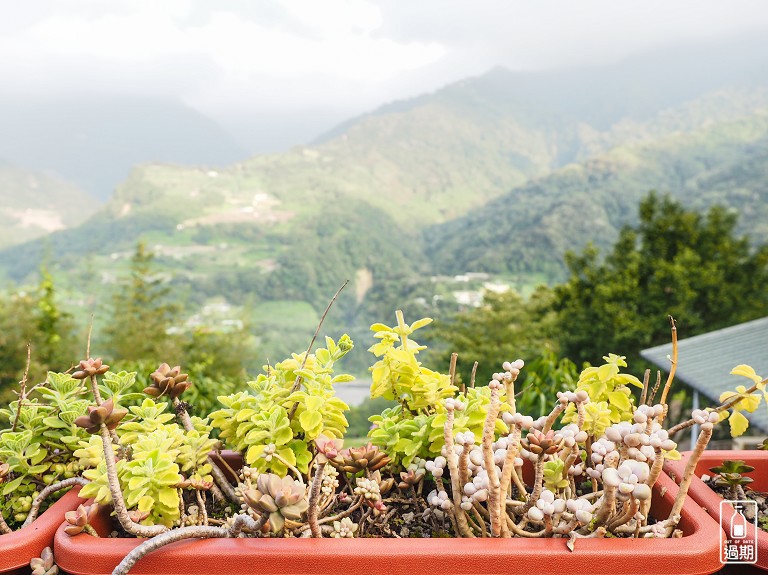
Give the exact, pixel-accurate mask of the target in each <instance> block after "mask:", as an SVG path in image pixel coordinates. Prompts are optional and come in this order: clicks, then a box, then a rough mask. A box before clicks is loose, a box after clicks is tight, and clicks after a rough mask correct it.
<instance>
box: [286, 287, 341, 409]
mask: <svg viewBox="0 0 768 575" xmlns="http://www.w3.org/2000/svg"><path fill="white" fill-rule="evenodd" d="M348 283H349V280H347V281H345V282H344V283H343V284H342V285H341V287H340V288H339V289H338V290H336V293H335V294H333V297H332V298H331V301H329V302H328V305H327V306H326V308H325V311H324V312H323V315H322V316H321V317H320V322H319V323H318V324H317V329H316V330H315V333H314V335H312V340H311V341H310V342H309V347H308V348H307V353H305V354H304V359H303V360H302V362H301V367H300V368H299V371H301V370H302V369H304V366H305V365H307V359H308V358H309V354H310V353H312V346H313V345H315V340H316V339H317V334H318V333H320V328H321V327H322V325H323V322H324V321H325V317H326V316H327V315H328V312H329V311H330V310H331V306H333V303H334V302H335V301H336V298H337V297H339V294H340V293H341V290H343V289H344V288H345V287H347V284H348ZM300 385H301V376H300V375H297V376H296V380H295V381H294V382H293V387H292V388H291V393H293V392H294V391H298V390H299V386H300ZM298 407H299V402H298V401H297V402H296V403H294V404H293V406H292V407H291V410H290V411H289V412H288V419H289V420H291V419H293V415H294V413H296V408H298Z"/></svg>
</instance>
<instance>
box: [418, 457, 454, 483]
mask: <svg viewBox="0 0 768 575" xmlns="http://www.w3.org/2000/svg"><path fill="white" fill-rule="evenodd" d="M447 463H448V461H447V460H446V459H445V457H443V456H442V455H438V456H437V457H435V458H434V459H428V460H427V461H426V462H425V463H424V469H426V470H427V471H429V472H430V473H431V474H432V477H434V478H435V479H439V478H441V477H442V476H443V474H445V465H446V464H447Z"/></svg>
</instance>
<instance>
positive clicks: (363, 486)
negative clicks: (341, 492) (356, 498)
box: [355, 477, 381, 503]
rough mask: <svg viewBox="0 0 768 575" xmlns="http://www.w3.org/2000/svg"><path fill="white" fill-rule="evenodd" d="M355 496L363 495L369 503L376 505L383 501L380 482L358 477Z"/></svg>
mask: <svg viewBox="0 0 768 575" xmlns="http://www.w3.org/2000/svg"><path fill="white" fill-rule="evenodd" d="M355 483H356V484H357V487H355V495H362V496H363V498H364V499H365V500H366V501H367V502H371V503H375V502H376V501H381V489H380V488H379V484H378V482H376V481H374V480H373V479H367V478H365V477H358V478H357V479H356V480H355Z"/></svg>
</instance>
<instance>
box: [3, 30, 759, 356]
mask: <svg viewBox="0 0 768 575" xmlns="http://www.w3.org/2000/svg"><path fill="white" fill-rule="evenodd" d="M67 105H68V104H67ZM181 109H183V107H182V108H174V107H173V106H170V107H166V108H163V107H162V106H160V107H158V108H156V110H157V113H158V114H159V115H158V116H157V117H155V116H151V117H152V118H155V119H154V120H153V121H152V124H153V125H155V126H157V127H158V130H157V131H156V132H152V131H151V130H148V129H147V128H146V124H141V122H138V120H137V119H136V118H138V117H139V116H140V114H139V116H132V114H133V112H136V110H137V108H135V107H131V106H130V105H125V106H123V105H121V106H120V107H118V108H109V107H107V108H105V109H104V112H103V116H98V115H96V116H94V118H96V117H97V116H98V117H100V118H102V120H98V121H97V120H94V123H93V124H89V126H90V128H89V129H88V130H86V131H85V132H83V133H87V134H89V137H88V138H85V140H83V141H89V139H90V138H91V137H95V138H96V140H98V137H100V136H98V134H99V129H98V126H99V125H101V126H105V127H107V126H110V125H111V126H112V128H110V129H111V130H113V131H114V134H127V133H129V132H130V130H128V128H129V127H130V126H133V130H134V133H133V136H132V137H130V138H129V137H127V136H126V137H125V138H122V139H125V140H126V142H127V143H126V147H125V148H119V147H118V148H109V147H106V148H105V149H104V150H103V153H104V156H103V157H105V158H111V157H117V156H119V157H120V158H121V162H122V164H120V165H123V166H125V165H127V164H131V165H133V164H137V163H139V162H142V161H146V160H150V159H153V158H154V159H158V160H164V163H158V162H152V163H144V164H138V165H133V168H132V169H131V170H130V172H129V173H128V174H127V177H125V178H124V179H123V180H122V182H121V183H120V184H119V185H117V187H116V189H115V190H114V193H112V194H111V196H110V197H109V199H108V200H107V201H106V203H104V204H103V205H99V204H98V201H97V200H95V199H93V197H95V196H101V197H104V196H105V190H106V183H105V182H107V181H108V180H109V179H110V178H113V179H114V178H116V177H117V175H116V174H117V171H116V170H117V168H116V167H115V166H116V165H117V163H115V162H112V163H110V162H108V161H106V160H105V168H104V171H103V172H94V173H93V174H92V175H91V176H88V177H85V176H82V175H78V174H82V173H84V172H83V171H82V170H81V169H80V167H78V162H80V161H81V160H82V158H83V153H84V150H85V148H83V147H80V148H78V147H77V146H75V145H74V144H72V145H71V146H69V147H67V144H65V145H64V147H62V144H60V143H59V144H58V147H57V144H56V141H54V140H52V139H46V144H45V146H43V147H42V148H41V150H42V151H41V152H40V157H44V156H45V157H48V158H49V160H48V161H47V164H45V163H38V164H35V162H33V161H32V160H31V158H34V157H36V156H35V153H34V146H33V145H32V144H31V143H29V142H33V141H34V140H35V139H36V138H35V136H34V135H27V136H28V139H27V140H26V141H27V142H28V143H27V144H25V146H20V147H19V148H18V150H16V151H15V152H14V150H13V146H10V145H8V144H7V143H4V142H5V141H4V140H3V141H0V157H6V158H7V159H9V160H10V161H11V162H12V163H13V164H14V165H15V166H24V167H27V168H28V169H29V170H34V169H37V170H40V169H43V168H45V167H46V166H48V167H47V173H51V174H57V175H56V176H55V177H56V178H61V179H62V180H63V179H64V178H69V179H70V181H74V182H77V183H78V184H79V187H80V189H84V190H86V191H87V192H89V193H90V194H91V196H92V198H90V199H89V197H88V195H87V194H86V193H83V192H77V191H76V190H77V188H75V187H74V186H72V185H71V184H64V183H62V184H61V187H60V189H59V188H57V191H55V192H53V191H52V192H51V197H59V198H61V200H60V203H59V204H56V203H55V202H53V200H50V201H48V200H43V199H34V201H32V203H31V206H32V207H31V208H29V209H34V207H35V206H43V205H47V206H52V208H51V209H54V210H56V209H58V210H59V211H60V213H61V216H62V218H61V219H62V221H67V222H69V223H71V224H72V225H71V226H69V227H68V229H60V230H57V229H54V228H53V227H52V228H51V229H50V230H49V231H50V233H49V234H47V235H46V236H45V237H44V238H42V239H38V240H34V241H29V242H26V243H23V244H19V245H14V246H12V247H9V248H6V249H5V250H3V251H0V272H1V273H2V274H3V275H4V276H5V278H6V279H8V280H12V281H15V282H25V281H30V280H31V279H32V278H34V276H35V274H36V270H37V266H38V265H39V263H40V261H41V258H42V257H43V254H45V253H46V252H50V253H51V254H52V255H53V256H54V258H53V261H54V262H55V267H56V268H57V269H58V270H59V271H58V272H57V273H58V274H59V275H60V276H61V277H62V281H63V282H64V285H66V287H67V289H70V290H72V292H78V293H83V292H84V290H85V291H89V290H90V291H91V292H93V291H94V290H95V291H104V290H103V287H104V286H105V285H106V286H107V287H108V286H109V284H110V282H113V281H114V279H115V277H116V276H117V275H119V274H120V273H121V272H122V271H124V270H125V267H126V265H127V262H128V259H129V257H130V254H131V251H132V248H133V246H135V244H136V242H137V240H138V239H139V238H143V239H145V240H146V241H147V242H148V243H149V245H150V248H151V249H153V250H154V251H155V253H156V254H157V256H158V263H159V264H160V266H161V267H162V269H163V270H164V271H165V272H167V273H168V275H169V277H171V278H173V279H172V282H173V285H174V293H175V294H176V295H177V297H179V298H180V299H183V300H186V301H187V303H188V304H189V307H190V308H192V309H200V308H202V307H204V306H205V305H206V302H210V301H212V300H214V299H216V298H218V300H222V299H224V300H226V302H227V303H228V304H234V305H235V306H246V308H247V309H248V310H250V311H249V313H250V314H251V317H250V319H251V320H252V322H253V324H254V325H255V326H256V328H263V329H261V332H262V335H263V338H265V341H268V345H266V348H268V349H270V350H271V351H273V352H274V350H275V349H278V348H280V346H281V345H285V346H289V345H292V344H293V343H294V341H293V340H292V337H293V336H292V335H291V334H295V335H296V337H295V341H298V340H299V339H300V338H304V339H306V332H307V330H309V332H310V333H311V328H312V324H313V322H315V321H316V320H317V316H318V312H321V311H322V308H323V307H324V305H325V303H326V302H327V300H328V299H329V298H330V296H331V295H332V294H333V293H334V291H335V290H336V288H338V286H339V285H340V284H341V283H342V282H343V281H344V280H346V279H350V280H351V282H352V285H351V287H350V289H347V290H345V293H344V295H343V296H342V298H341V299H340V301H339V304H338V305H337V310H336V311H335V312H334V314H335V315H334V316H333V318H332V320H331V321H332V322H334V323H335V324H337V325H346V326H349V325H352V326H353V328H352V330H353V331H358V332H360V333H362V332H363V331H364V330H365V326H366V325H367V323H369V322H370V321H371V320H372V319H377V320H382V319H389V318H388V317H382V316H381V314H382V313H389V312H391V310H392V309H394V307H393V306H395V305H398V304H399V305H406V306H407V305H416V304H414V303H413V302H422V303H421V304H419V305H422V307H423V306H424V305H425V304H426V307H427V308H429V302H430V301H431V300H430V298H434V296H435V295H438V292H440V291H441V289H442V290H443V291H445V290H448V291H450V289H451V288H450V287H448V288H444V289H443V288H441V287H440V286H439V285H436V283H435V281H432V280H431V279H430V278H431V277H436V278H439V277H441V276H449V277H450V276H454V275H458V274H463V273H465V272H484V273H488V274H490V276H493V277H496V278H501V280H503V281H506V282H508V283H512V284H514V285H516V286H518V287H520V286H523V285H529V284H531V283H532V282H537V281H545V282H553V281H558V280H560V279H562V278H563V273H564V269H563V263H562V262H563V254H564V253H565V251H566V250H569V249H577V250H578V249H580V248H581V247H583V246H584V245H585V244H586V242H589V241H591V242H594V243H596V244H597V245H599V246H602V247H605V246H608V245H609V244H610V243H611V242H612V241H613V239H615V238H616V236H617V233H618V230H619V229H620V227H621V226H622V225H625V224H627V223H632V222H633V221H635V219H636V215H637V214H636V210H637V204H638V201H639V199H640V197H642V196H643V195H644V194H645V193H646V192H648V191H649V190H651V189H656V190H658V191H660V192H669V193H671V194H672V195H674V196H675V197H677V198H679V199H680V200H681V201H683V202H684V203H685V204H686V205H688V206H690V207H694V208H697V209H704V208H706V207H707V206H710V205H712V204H714V203H721V204H724V205H726V206H729V207H731V208H733V209H735V210H738V212H739V214H740V217H741V220H740V221H741V225H742V229H743V230H744V231H748V232H749V233H750V234H751V236H752V238H753V240H754V241H760V242H764V241H766V240H768V41H767V40H763V39H757V40H755V39H748V40H747V39H744V40H731V41H728V42H725V41H724V42H721V43H717V44H709V45H706V46H691V47H687V48H685V49H680V50H675V51H672V52H670V51H663V52H659V53H652V54H646V55H641V56H637V57H635V58H632V59H630V60H626V61H623V62H619V63H616V64H613V65H611V66H605V67H600V68H591V69H582V70H568V71H552V72H536V73H533V72H530V73H529V72H525V73H523V72H514V71H509V70H506V69H503V68H495V69H493V70H490V71H489V72H488V73H486V74H484V75H482V76H479V77H476V78H468V79H466V80H462V81H460V82H457V83H455V84H452V85H449V86H446V87H445V88H443V89H441V90H438V91H436V92H434V93H431V94H425V95H422V96H419V97H417V98H413V99H409V100H405V101H400V102H393V103H391V104H388V105H386V106H383V107H382V108H380V109H378V110H375V111H373V112H371V113H370V114H366V115H364V116H361V117H358V118H354V119H351V120H350V121H348V122H346V123H344V124H343V125H341V126H338V127H337V128H336V129H334V130H332V131H330V132H328V133H326V134H324V135H322V136H321V137H319V138H318V139H317V140H316V141H314V142H312V143H311V144H309V145H304V146H297V147H295V148H293V149H291V150H290V151H288V152H285V153H282V154H271V155H262V156H256V157H252V158H249V159H242V158H241V157H240V156H239V155H238V154H241V153H242V151H241V150H239V148H238V147H237V145H236V144H234V142H233V141H232V140H231V139H229V138H228V137H227V135H226V134H225V133H223V132H222V131H221V130H220V129H219V128H218V127H217V126H216V125H215V124H214V123H212V122H208V121H206V119H204V118H200V117H199V115H198V114H197V113H195V112H194V111H190V110H188V109H184V112H183V113H181V112H180V110H181ZM121 110H125V111H124V112H121ZM162 110H165V112H162ZM6 113H8V112H7V110H6ZM137 113H138V112H137ZM110 122H112V124H110ZM185 123H186V124H187V126H186V128H185V130H186V131H183V132H180V133H179V134H176V136H177V137H178V138H179V139H178V140H173V141H174V142H177V141H183V142H184V146H182V147H180V148H178V149H175V148H174V146H172V145H166V144H168V142H170V140H165V138H166V137H170V136H169V135H170V134H171V133H172V132H173V130H175V129H177V128H178V127H179V126H180V125H182V124H185ZM139 125H142V126H145V127H144V129H139V128H137V126H139ZM18 129H19V130H20V131H21V132H23V130H22V128H18ZM57 130H59V133H62V134H63V133H66V134H69V136H68V137H70V138H71V135H72V134H73V133H75V132H76V131H73V130H65V129H64V128H60V129H59V128H57ZM121 130H123V131H122V132H121ZM126 130H128V131H126ZM94 134H95V135H97V136H98V137H97V136H94ZM119 139H121V138H116V140H113V141H117V140H119ZM0 140H2V138H0ZM37 140H38V141H40V138H37ZM65 141H66V142H70V143H71V142H75V141H77V139H76V138H75V140H72V139H66V138H65ZM128 143H130V146H128V145H127V144H128ZM83 146H85V144H83ZM214 148H215V149H216V153H213V151H212V150H213V149H214ZM171 149H174V152H173V154H171V153H170V152H169V150H171ZM24 150H26V152H24V153H22V151H24ZM56 150H59V153H60V155H61V158H58V159H56V162H54V160H53V159H51V158H54V157H55V156H56ZM163 150H165V152H164V151H163ZM11 152H14V153H11ZM139 152H140V153H139ZM46 154H47V156H46ZM68 154H69V155H71V158H72V159H71V160H68V158H70V156H69V155H68ZM141 154H143V155H141ZM164 154H165V155H164ZM174 154H175V155H174ZM100 157H101V156H100ZM233 161H235V163H231V162H233ZM171 162H187V163H195V164H198V165H195V166H185V165H181V164H180V163H171ZM43 164H45V165H43ZM54 164H55V165H54ZM225 164H226V165H225ZM107 165H109V169H107ZM41 166H42V167H41ZM216 166H218V167H216ZM222 166H223V167H222ZM76 168H77V169H76ZM120 169H123V168H120ZM3 170H6V171H8V170H10V171H9V173H16V174H22V173H23V170H20V169H19V168H18V167H14V168H2V167H0V209H4V208H5V207H6V206H8V202H9V201H10V198H13V197H18V194H16V196H14V195H13V194H10V195H9V193H8V192H6V195H5V196H3V195H1V194H2V188H3V187H5V188H6V190H13V189H16V190H20V189H24V188H23V186H22V183H23V181H30V180H29V179H28V176H17V177H16V180H13V181H14V182H16V183H14V184H8V183H5V184H3V182H6V180H5V179H2V178H4V176H3V174H4V171H3ZM62 174H63V175H62ZM25 177H26V178H27V180H25V179H24V178H25ZM39 177H40V178H43V176H39ZM46 177H49V176H46ZM8 178H12V176H8ZM50 178H51V179H50V180H46V179H41V180H40V182H41V183H39V184H38V187H39V189H42V187H43V183H42V182H45V185H46V186H51V189H53V188H55V187H56V186H54V184H55V183H56V182H58V181H59V180H56V179H55V178H54V177H53V176H50ZM8 181H9V182H10V181H11V179H9V180H8ZM20 182H22V183H20ZM20 186H22V187H20ZM68 186H69V187H68ZM36 189H37V188H36ZM46 189H47V188H46ZM68 194H69V196H68ZM77 194H79V195H77ZM30 197H31V196H30ZM66 198H69V199H66ZM46 201H47V202H48V203H46ZM65 205H66V207H67V208H69V207H74V208H76V211H77V214H75V215H73V216H69V215H67V213H65V211H64V210H65V207H64V206H65ZM56 206H60V207H59V208H56ZM78 216H82V219H81V220H78V219H77V217H78ZM29 237H31V236H29ZM29 237H22V236H18V237H16V238H10V239H6V238H4V237H1V236H0V241H4V242H5V243H6V245H8V244H10V243H11V242H13V243H18V240H19V239H25V240H26V239H29ZM84 258H85V259H87V261H88V264H87V265H84V264H83V263H82V262H83V259H84ZM73 269H76V270H77V271H76V272H73V271H71V270H73ZM439 283H440V280H437V284H439ZM106 291H107V292H108V289H107V290H106ZM409 302H410V303H409ZM417 307H418V306H417ZM386 310H389V311H386ZM424 311H425V312H429V309H426V310H424ZM281 322H284V323H285V324H287V325H290V326H291V328H290V329H288V330H281V332H280V334H279V335H276V331H280V330H279V325H280V323H281ZM265 326H266V327H265ZM270 338H272V339H270ZM280 349H282V348H280ZM275 353H277V352H275ZM273 357H274V355H273Z"/></svg>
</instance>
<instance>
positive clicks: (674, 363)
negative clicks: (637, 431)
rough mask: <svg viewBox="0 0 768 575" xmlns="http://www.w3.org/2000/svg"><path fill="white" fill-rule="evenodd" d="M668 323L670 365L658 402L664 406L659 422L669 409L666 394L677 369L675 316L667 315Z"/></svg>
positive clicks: (662, 420) (661, 421)
mask: <svg viewBox="0 0 768 575" xmlns="http://www.w3.org/2000/svg"><path fill="white" fill-rule="evenodd" d="M669 323H670V324H672V365H671V366H670V368H669V375H668V376H667V383H666V384H664V391H662V393H661V402H660V403H661V404H662V405H663V406H664V412H663V413H662V414H661V417H660V418H659V423H663V422H664V418H665V417H666V416H667V411H669V407H668V406H667V394H668V393H669V389H670V388H671V387H672V381H673V380H674V379H675V372H676V371H677V325H675V318H673V317H672V316H669Z"/></svg>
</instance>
